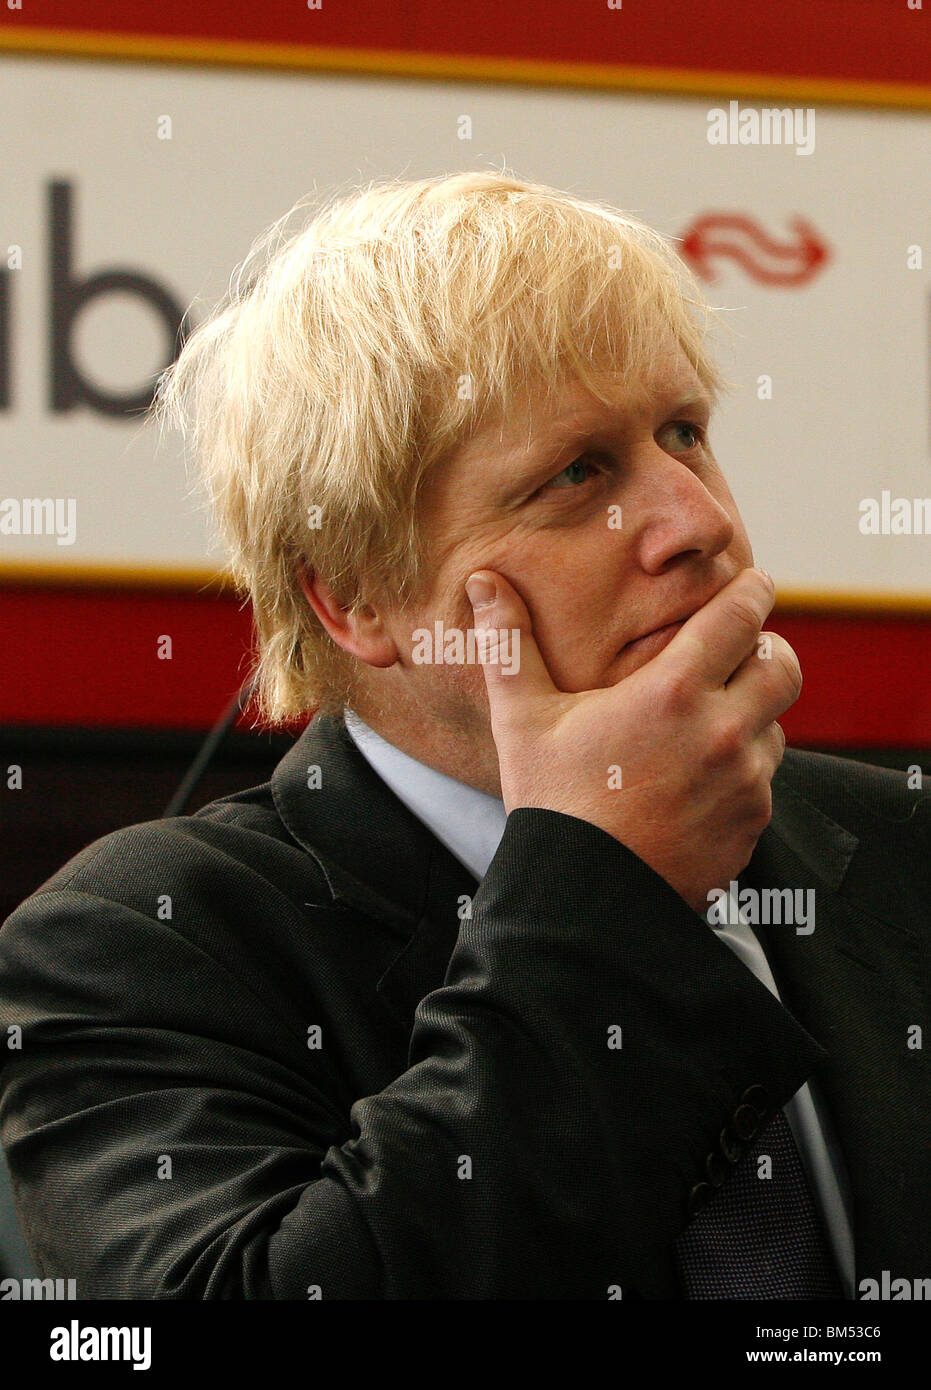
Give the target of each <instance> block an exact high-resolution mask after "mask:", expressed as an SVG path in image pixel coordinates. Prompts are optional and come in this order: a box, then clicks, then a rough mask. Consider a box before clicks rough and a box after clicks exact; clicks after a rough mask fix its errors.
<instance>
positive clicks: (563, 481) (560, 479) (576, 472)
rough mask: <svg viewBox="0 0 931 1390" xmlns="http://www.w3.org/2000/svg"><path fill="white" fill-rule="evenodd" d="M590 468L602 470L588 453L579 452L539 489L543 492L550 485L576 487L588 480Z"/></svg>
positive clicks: (597, 470)
mask: <svg viewBox="0 0 931 1390" xmlns="http://www.w3.org/2000/svg"><path fill="white" fill-rule="evenodd" d="M590 470H594V472H596V473H601V472H603V471H604V470H603V469H602V468H600V467H599V465H598V464H597V463H596V462H595V461H594V459H593V458H592V457H591V455H590V454H580V455H579V457H578V458H577V459H573V460H572V462H571V463H570V464H567V466H566V467H565V468H564V469H563V470H562V472H561V473H557V474H556V476H555V477H554V478H550V480H549V482H548V483H544V484H543V487H542V488H541V489H540V491H541V492H544V491H545V490H546V489H547V488H550V487H556V488H565V487H569V488H572V487H578V486H579V484H580V483H587V482H588V479H589V477H590Z"/></svg>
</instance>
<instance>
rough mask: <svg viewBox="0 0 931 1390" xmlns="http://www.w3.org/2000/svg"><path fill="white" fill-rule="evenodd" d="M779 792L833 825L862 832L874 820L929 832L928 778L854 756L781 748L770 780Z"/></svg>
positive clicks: (917, 771)
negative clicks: (809, 805) (795, 798)
mask: <svg viewBox="0 0 931 1390" xmlns="http://www.w3.org/2000/svg"><path fill="white" fill-rule="evenodd" d="M773 789H774V792H775V793H776V795H778V794H779V793H780V792H783V793H788V794H789V795H793V794H794V795H796V796H800V797H803V798H804V799H805V800H806V801H808V802H810V803H812V805H814V806H816V807H818V809H819V810H820V811H822V812H823V813H824V814H825V815H827V816H830V818H831V819H832V820H835V821H837V822H838V824H840V825H843V826H846V827H847V828H848V829H850V830H852V831H853V832H854V833H856V834H863V833H866V832H867V831H868V830H869V827H870V825H871V824H875V822H876V821H885V822H898V823H904V822H906V821H911V822H912V823H913V828H914V829H916V830H919V831H924V833H926V834H927V833H929V832H931V776H929V775H928V774H927V773H926V774H925V775H924V777H922V775H921V770H920V769H914V770H912V771H911V772H905V771H900V770H899V769H897V768H889V767H881V766H879V765H877V764H874V763H864V762H859V761H858V760H856V759H854V758H843V757H837V756H835V755H833V754H830V753H814V752H810V751H808V750H806V749H800V748H787V749H786V750H785V755H784V757H783V760H782V763H781V764H780V766H779V769H778V771H777V773H776V776H775V778H774V779H773Z"/></svg>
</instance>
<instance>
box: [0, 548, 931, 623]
mask: <svg viewBox="0 0 931 1390" xmlns="http://www.w3.org/2000/svg"><path fill="white" fill-rule="evenodd" d="M18 584H28V585H30V586H33V585H34V586H36V587H39V588H51V589H54V588H72V587H74V588H125V589H179V590H183V591H188V592H196V591H198V590H204V589H207V588H210V589H213V590H214V592H219V593H221V594H223V593H228V594H233V593H235V591H236V590H235V586H234V584H233V581H232V579H231V578H230V576H229V575H228V574H227V573H225V572H224V571H223V570H216V569H210V568H209V567H208V566H206V565H204V566H199V565H188V566H170V565H164V566H162V565H111V564H106V563H101V564H76V565H56V564H54V563H52V562H47V563H46V562H43V561H41V560H37V561H33V562H32V563H28V564H27V563H19V562H18V561H15V560H9V561H0V587H2V586H4V585H5V586H7V587H13V586H15V585H18ZM796 610H797V611H799V612H809V613H819V612H822V613H841V612H844V611H846V612H849V613H853V614H864V613H874V612H875V613H886V614H890V615H894V614H896V613H899V614H903V615H908V614H914V615H916V616H918V617H931V594H921V593H876V592H874V591H872V590H869V589H837V590H833V589H783V588H779V587H777V589H776V611H777V612H783V613H788V612H792V611H796Z"/></svg>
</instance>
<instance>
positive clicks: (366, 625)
mask: <svg viewBox="0 0 931 1390" xmlns="http://www.w3.org/2000/svg"><path fill="white" fill-rule="evenodd" d="M297 578H298V583H299V584H300V586H301V590H302V592H303V594H304V596H305V598H306V599H307V602H308V603H309V604H310V606H311V608H312V609H313V610H314V612H315V613H316V615H317V617H318V618H319V620H320V622H321V623H322V625H323V626H324V627H325V628H326V630H327V632H328V633H329V634H330V636H331V637H332V638H333V641H334V642H335V643H336V645H337V646H338V647H342V649H343V651H344V652H349V654H350V656H356V657H358V658H359V660H360V661H364V662H365V663H366V665H368V666H382V667H384V666H393V665H394V663H395V662H396V661H397V659H398V655H399V653H398V649H397V647H396V646H395V643H394V640H393V639H392V637H391V635H390V634H389V633H388V632H387V631H386V630H385V627H384V624H383V622H382V619H381V618H380V616H379V615H378V613H376V611H375V610H374V609H373V608H372V607H371V606H370V605H369V604H366V605H365V606H364V607H363V608H362V609H361V610H360V611H358V612H355V613H353V612H352V611H351V606H350V605H349V604H348V603H340V601H339V599H338V598H337V596H336V594H334V592H333V590H332V589H331V588H330V586H329V584H327V582H326V580H325V579H322V578H321V576H320V575H319V574H317V572H316V571H315V570H312V569H310V568H309V567H308V566H307V565H305V564H304V563H303V561H298V567H297Z"/></svg>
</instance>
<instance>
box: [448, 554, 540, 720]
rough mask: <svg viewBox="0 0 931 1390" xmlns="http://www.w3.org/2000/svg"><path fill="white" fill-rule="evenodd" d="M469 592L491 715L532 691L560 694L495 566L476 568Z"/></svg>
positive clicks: (523, 609) (517, 600)
mask: <svg viewBox="0 0 931 1390" xmlns="http://www.w3.org/2000/svg"><path fill="white" fill-rule="evenodd" d="M466 593H467V594H468V596H469V602H470V603H471V604H472V612H473V615H474V625H475V635H476V650H477V654H478V658H479V660H480V661H481V663H482V669H483V670H484V673H485V686H486V689H487V691H488V703H489V706H490V708H491V714H492V718H494V717H495V716H497V715H501V714H504V713H505V712H509V711H511V710H513V708H514V707H515V706H519V705H520V704H522V703H523V702H524V701H526V700H528V699H530V698H531V697H533V696H537V695H555V694H557V693H558V691H557V689H556V686H555V685H554V684H553V679H552V677H551V676H550V673H549V670H548V669H547V665H546V662H545V661H544V660H543V657H542V655H541V653H540V648H539V647H538V646H537V644H536V641H535V639H534V636H533V627H532V624H531V621H530V614H529V613H528V611H527V605H526V604H525V603H524V600H523V599H522V598H521V596H520V594H519V593H518V592H517V590H516V589H515V588H514V587H513V586H512V585H511V584H509V583H508V581H507V580H506V579H505V578H504V577H503V575H500V574H496V573H495V572H494V571H493V570H475V572H474V573H473V574H470V575H469V577H468V579H467V580H466Z"/></svg>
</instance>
